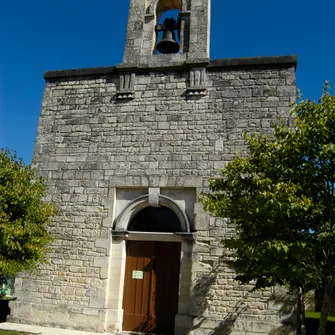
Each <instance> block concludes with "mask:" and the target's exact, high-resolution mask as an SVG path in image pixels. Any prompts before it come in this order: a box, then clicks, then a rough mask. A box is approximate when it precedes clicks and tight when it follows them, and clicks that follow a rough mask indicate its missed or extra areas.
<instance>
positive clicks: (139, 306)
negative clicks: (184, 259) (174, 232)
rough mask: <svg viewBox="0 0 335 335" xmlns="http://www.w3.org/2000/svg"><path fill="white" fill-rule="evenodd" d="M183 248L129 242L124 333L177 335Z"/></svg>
mask: <svg viewBox="0 0 335 335" xmlns="http://www.w3.org/2000/svg"><path fill="white" fill-rule="evenodd" d="M180 252H181V244H180V243H172V242H143V241H128V242H127V259H126V272H125V286H124V296H123V309H124V314H123V330H128V331H136V332H150V333H157V334H173V331H174V319H175V315H176V314H177V312H178V290H179V271H180Z"/></svg>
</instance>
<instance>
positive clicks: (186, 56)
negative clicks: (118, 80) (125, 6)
mask: <svg viewBox="0 0 335 335" xmlns="http://www.w3.org/2000/svg"><path fill="white" fill-rule="evenodd" d="M209 13H210V0H203V1H201V2H199V1H196V0H130V9H129V20H128V31H127V42H126V48H125V54H124V59H123V64H122V65H123V67H127V66H128V67H133V66H139V65H141V66H142V65H146V66H153V67H155V66H161V65H165V66H166V65H167V64H169V63H173V64H175V63H176V62H179V63H182V62H185V61H189V60H191V61H192V62H193V63H204V62H208V59H209V25H210V15H209ZM162 54H163V55H162ZM164 54H168V57H164Z"/></svg>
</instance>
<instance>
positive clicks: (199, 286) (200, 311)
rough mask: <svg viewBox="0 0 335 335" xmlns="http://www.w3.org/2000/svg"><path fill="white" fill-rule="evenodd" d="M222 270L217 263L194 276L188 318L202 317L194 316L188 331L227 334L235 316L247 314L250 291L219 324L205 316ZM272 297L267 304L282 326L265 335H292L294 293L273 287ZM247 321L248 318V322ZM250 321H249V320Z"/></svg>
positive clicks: (293, 331) (211, 334) (214, 319)
mask: <svg viewBox="0 0 335 335" xmlns="http://www.w3.org/2000/svg"><path fill="white" fill-rule="evenodd" d="M223 267H225V268H227V265H225V264H224V262H220V266H218V267H216V266H214V264H213V267H212V268H216V270H212V271H210V272H205V273H202V274H201V275H198V278H197V281H196V284H195V285H194V287H193V289H192V291H191V295H190V306H192V307H190V308H191V315H203V316H202V317H197V318H195V320H194V321H193V326H192V330H193V331H194V330H196V329H198V328H202V329H207V330H208V332H206V334H208V335H229V334H231V333H232V332H233V331H235V332H236V331H237V330H236V329H234V324H235V322H236V321H237V320H238V319H239V317H240V316H241V315H242V314H244V313H245V312H247V310H248V306H247V300H249V301H250V299H251V296H252V293H253V292H252V290H250V291H248V292H246V293H245V295H244V296H243V297H241V298H240V299H239V300H238V301H237V302H236V304H235V306H233V307H231V311H230V312H229V313H227V315H226V316H225V317H224V318H223V319H222V320H221V321H220V320H218V318H217V317H216V318H211V317H207V316H206V315H207V314H208V308H209V306H210V301H211V300H212V298H213V297H214V295H215V294H216V293H215V290H214V287H213V286H214V285H215V284H216V283H217V279H218V275H219V274H220V272H221V270H222V269H223ZM273 292H274V293H273V295H272V296H271V297H270V298H269V300H268V305H269V306H273V308H275V309H278V311H279V314H280V317H281V320H282V325H281V326H280V327H278V328H276V329H274V330H272V331H271V332H270V333H269V335H292V334H295V323H296V314H295V313H292V311H294V310H295V307H296V302H297V298H296V295H295V294H292V293H287V290H286V289H285V288H280V287H279V288H275V289H274V290H273ZM249 320H250V319H249ZM250 321H251V320H250Z"/></svg>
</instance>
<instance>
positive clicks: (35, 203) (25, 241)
mask: <svg viewBox="0 0 335 335" xmlns="http://www.w3.org/2000/svg"><path fill="white" fill-rule="evenodd" d="M46 190H47V188H46V184H45V181H44V179H43V178H41V177H38V176H37V175H36V173H35V171H34V169H33V168H32V167H31V166H29V165H28V166H26V165H25V164H24V163H23V161H22V159H18V158H17V156H16V153H15V152H13V151H10V150H0V274H6V275H9V276H13V275H15V274H16V273H18V272H20V271H24V270H30V269H34V268H36V266H37V265H38V263H41V262H44V261H45V260H46V258H45V256H46V252H47V249H48V246H49V244H50V242H51V241H52V240H53V238H52V236H51V235H50V233H49V232H48V230H47V227H48V224H49V222H50V218H51V217H52V216H53V215H54V214H55V212H56V209H55V207H54V206H53V205H52V204H51V203H50V202H45V201H43V197H44V196H45V195H46Z"/></svg>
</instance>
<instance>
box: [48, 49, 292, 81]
mask: <svg viewBox="0 0 335 335" xmlns="http://www.w3.org/2000/svg"><path fill="white" fill-rule="evenodd" d="M297 62H298V61H297V56H296V55H290V56H262V57H247V58H223V59H214V60H210V61H209V63H207V64H203V63H201V64H200V63H199V64H198V63H197V62H186V63H185V62H181V63H178V64H177V63H174V64H172V65H167V66H158V67H156V66H155V67H141V66H140V65H139V66H131V67H127V66H105V67H96V68H83V69H69V70H56V71H46V72H44V76H43V77H44V79H45V80H52V79H58V78H70V77H87V76H103V75H111V74H113V73H117V72H129V71H132V72H147V71H152V70H155V71H159V70H170V69H176V68H183V67H184V68H185V67H186V68H191V67H192V68H193V67H203V66H205V67H208V68H218V67H219V68H222V67H227V68H229V67H258V66H271V67H283V66H294V67H296V66H297Z"/></svg>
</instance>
